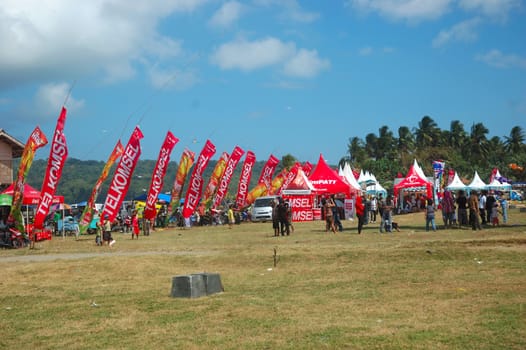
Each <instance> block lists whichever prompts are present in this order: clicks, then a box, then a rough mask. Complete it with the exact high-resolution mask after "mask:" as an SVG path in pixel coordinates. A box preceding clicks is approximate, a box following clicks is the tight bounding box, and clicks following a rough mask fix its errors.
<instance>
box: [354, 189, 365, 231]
mask: <svg viewBox="0 0 526 350" xmlns="http://www.w3.org/2000/svg"><path fill="white" fill-rule="evenodd" d="M364 202H365V196H364V195H363V194H362V195H361V196H356V204H355V206H356V216H357V217H358V234H362V228H363V224H364V222H365V203H364Z"/></svg>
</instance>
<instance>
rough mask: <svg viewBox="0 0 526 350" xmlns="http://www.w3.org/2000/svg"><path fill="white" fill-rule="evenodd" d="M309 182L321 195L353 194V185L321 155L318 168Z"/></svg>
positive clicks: (311, 175)
mask: <svg viewBox="0 0 526 350" xmlns="http://www.w3.org/2000/svg"><path fill="white" fill-rule="evenodd" d="M309 181H310V182H311V183H312V185H313V186H314V188H315V189H316V192H317V193H319V194H336V193H345V194H346V195H348V196H349V195H350V194H351V185H350V184H349V183H348V182H347V181H346V180H345V179H344V178H342V177H341V176H340V175H338V173H337V172H336V171H335V170H333V169H331V168H330V167H329V166H328V165H327V163H326V162H325V160H324V159H323V156H322V155H321V154H320V159H319V160H318V164H316V168H314V170H313V171H312V173H311V174H310V175H309Z"/></svg>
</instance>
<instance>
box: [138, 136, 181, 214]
mask: <svg viewBox="0 0 526 350" xmlns="http://www.w3.org/2000/svg"><path fill="white" fill-rule="evenodd" d="M177 142H179V139H178V138H177V137H175V136H174V135H173V134H172V133H171V132H170V131H168V132H167V133H166V138H165V139H164V142H163V145H162V146H161V150H160V151H159V157H158V158H157V163H156V164H155V168H154V170H153V173H152V181H151V182H150V189H149V191H148V196H147V197H146V207H145V208H144V213H143V216H144V218H145V219H153V218H154V217H155V216H156V209H155V204H156V203H157V197H158V196H159V194H160V193H161V190H162V189H163V182H164V176H165V175H166V168H167V167H168V163H169V162H170V154H171V153H172V150H173V148H174V146H175V145H176V144H177Z"/></svg>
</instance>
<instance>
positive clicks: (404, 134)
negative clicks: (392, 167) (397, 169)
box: [398, 126, 415, 168]
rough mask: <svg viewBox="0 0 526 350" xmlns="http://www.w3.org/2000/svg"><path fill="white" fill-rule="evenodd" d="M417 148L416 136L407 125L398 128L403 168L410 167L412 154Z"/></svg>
mask: <svg viewBox="0 0 526 350" xmlns="http://www.w3.org/2000/svg"><path fill="white" fill-rule="evenodd" d="M414 149H415V138H414V136H413V134H412V133H411V130H409V128H408V127H407V126H401V127H399V128H398V150H399V151H400V160H401V162H402V167H403V168H409V165H410V164H411V163H410V162H412V161H413V160H412V154H413V152H414Z"/></svg>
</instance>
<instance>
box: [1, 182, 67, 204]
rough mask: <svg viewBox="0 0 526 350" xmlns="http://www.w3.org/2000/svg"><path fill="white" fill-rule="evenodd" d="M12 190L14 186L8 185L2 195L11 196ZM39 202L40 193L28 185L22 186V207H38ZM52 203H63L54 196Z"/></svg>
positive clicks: (61, 198)
mask: <svg viewBox="0 0 526 350" xmlns="http://www.w3.org/2000/svg"><path fill="white" fill-rule="evenodd" d="M14 189H15V185H14V184H11V185H9V187H8V188H6V189H5V190H4V191H3V192H2V194H8V195H10V196H12V195H13V192H14ZM39 201H40V191H39V190H37V189H35V188H33V187H31V186H29V185H28V184H24V197H23V199H22V205H38V202H39ZM53 203H64V197H63V196H54V197H53Z"/></svg>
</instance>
